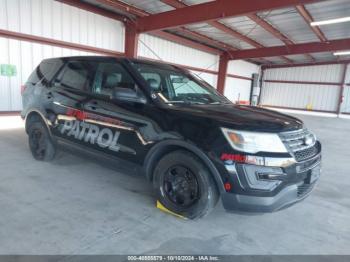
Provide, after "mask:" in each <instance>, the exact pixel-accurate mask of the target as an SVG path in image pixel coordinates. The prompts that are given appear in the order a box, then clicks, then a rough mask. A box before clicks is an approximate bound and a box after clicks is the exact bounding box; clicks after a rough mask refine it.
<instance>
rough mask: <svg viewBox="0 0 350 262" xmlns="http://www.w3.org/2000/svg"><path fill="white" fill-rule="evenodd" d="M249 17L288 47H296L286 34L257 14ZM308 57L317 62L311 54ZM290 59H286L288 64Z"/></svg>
mask: <svg viewBox="0 0 350 262" xmlns="http://www.w3.org/2000/svg"><path fill="white" fill-rule="evenodd" d="M248 17H249V18H250V19H251V20H252V21H254V22H255V23H256V24H258V25H259V26H261V27H262V28H263V29H265V30H266V31H267V32H269V33H270V34H271V35H273V36H274V37H276V38H277V39H279V40H281V41H282V42H283V43H285V44H286V45H294V42H293V41H292V40H291V39H289V38H288V37H287V36H286V35H285V34H283V33H282V32H280V31H279V30H277V28H275V27H274V26H272V25H271V24H270V23H268V22H267V21H265V20H264V19H262V18H261V17H259V16H258V15H257V14H250V15H248ZM306 57H307V58H308V59H310V60H311V61H315V59H314V57H313V56H311V55H310V54H306ZM288 59H289V58H287V60H286V59H285V60H286V61H287V62H288ZM289 63H290V61H289Z"/></svg>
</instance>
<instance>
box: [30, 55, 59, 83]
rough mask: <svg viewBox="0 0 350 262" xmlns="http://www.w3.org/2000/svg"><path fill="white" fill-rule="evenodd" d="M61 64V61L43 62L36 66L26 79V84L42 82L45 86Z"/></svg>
mask: <svg viewBox="0 0 350 262" xmlns="http://www.w3.org/2000/svg"><path fill="white" fill-rule="evenodd" d="M62 64H63V62H62V61H61V60H44V61H42V62H41V63H40V65H38V66H37V67H36V68H35V70H34V71H33V73H32V74H31V75H30V76H29V78H28V81H27V82H28V83H31V84H33V85H35V84H37V83H38V82H39V81H42V84H44V85H47V84H48V83H49V82H50V81H51V80H52V78H53V77H54V76H55V74H56V73H57V71H58V70H59V69H60V68H61V66H62Z"/></svg>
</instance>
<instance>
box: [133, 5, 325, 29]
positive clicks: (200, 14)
mask: <svg viewBox="0 0 350 262" xmlns="http://www.w3.org/2000/svg"><path fill="white" fill-rule="evenodd" d="M319 1H322V0H269V1H256V0H236V1H234V3H233V2H232V0H217V1H213V2H207V3H203V4H198V5H192V6H188V7H185V8H181V9H176V10H172V11H168V12H163V13H159V14H155V15H150V16H146V17H142V18H139V19H138V21H137V24H138V30H139V31H140V32H149V31H154V30H161V29H166V28H171V27H179V26H184V25H187V24H193V23H200V22H206V21H212V20H216V19H222V18H225V17H232V16H245V15H248V14H251V13H257V12H260V11H264V10H271V9H278V8H285V7H289V6H295V5H300V4H308V3H316V2H319Z"/></svg>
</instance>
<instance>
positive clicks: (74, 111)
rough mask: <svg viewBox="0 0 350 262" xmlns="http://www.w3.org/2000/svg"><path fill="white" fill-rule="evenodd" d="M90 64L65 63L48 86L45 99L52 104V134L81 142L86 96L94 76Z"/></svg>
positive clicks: (83, 130) (89, 62) (88, 62)
mask: <svg viewBox="0 0 350 262" xmlns="http://www.w3.org/2000/svg"><path fill="white" fill-rule="evenodd" d="M95 64H96V63H94V62H92V61H87V60H81V61H79V60H76V61H68V62H67V63H66V64H65V66H64V67H63V68H62V70H61V71H60V73H59V74H58V75H57V76H56V78H55V79H54V80H53V82H52V83H51V88H50V90H49V92H48V93H47V99H48V100H50V101H52V103H51V104H52V107H51V108H52V121H53V133H54V135H56V136H58V137H61V138H64V139H67V140H70V141H74V142H78V143H84V135H85V131H86V130H85V128H84V111H83V104H84V101H86V100H87V99H88V97H89V90H91V87H92V83H93V81H94V76H95Z"/></svg>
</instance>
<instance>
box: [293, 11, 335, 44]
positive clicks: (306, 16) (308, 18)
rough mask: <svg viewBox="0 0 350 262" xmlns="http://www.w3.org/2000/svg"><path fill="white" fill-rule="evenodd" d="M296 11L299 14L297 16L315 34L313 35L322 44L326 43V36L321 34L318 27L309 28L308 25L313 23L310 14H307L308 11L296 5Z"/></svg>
mask: <svg viewBox="0 0 350 262" xmlns="http://www.w3.org/2000/svg"><path fill="white" fill-rule="evenodd" d="M296 9H297V11H298V12H299V14H300V15H301V16H302V17H303V18H304V20H305V22H306V23H307V24H308V26H309V27H310V29H311V30H312V31H313V32H314V33H315V35H316V36H317V37H318V38H319V39H320V40H321V41H322V42H326V41H328V40H327V38H326V36H325V35H324V34H323V32H322V31H321V29H320V28H319V27H318V26H311V25H310V23H311V22H313V21H314V19H313V18H312V16H311V14H310V13H309V11H307V10H306V8H305V6H303V5H297V6H296Z"/></svg>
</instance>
